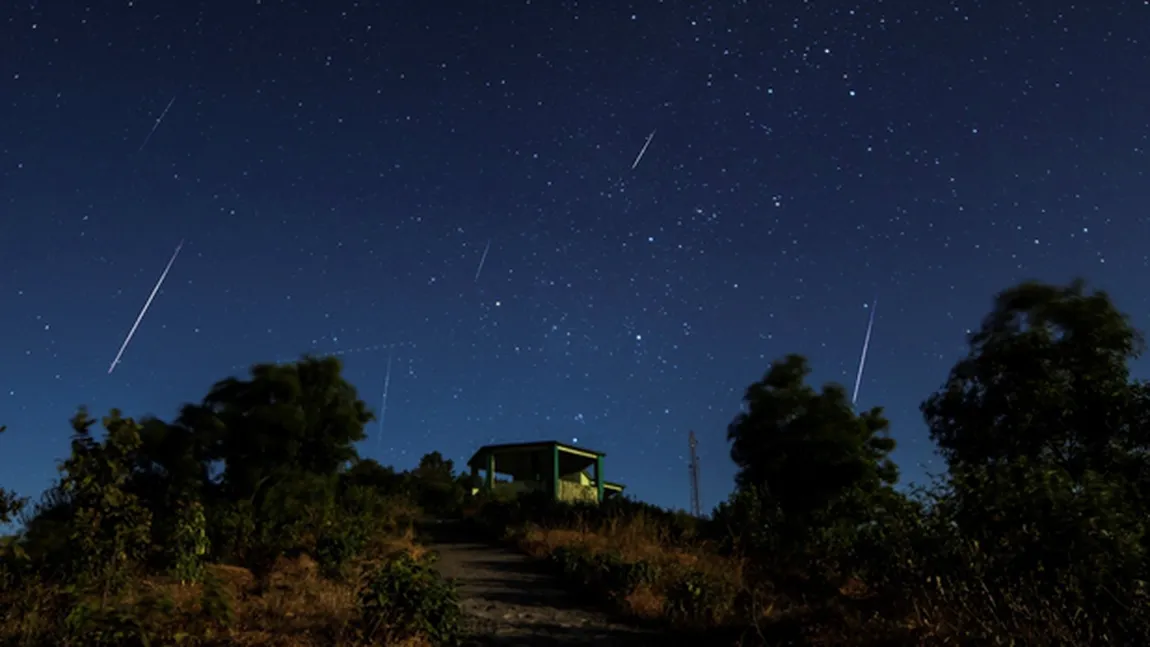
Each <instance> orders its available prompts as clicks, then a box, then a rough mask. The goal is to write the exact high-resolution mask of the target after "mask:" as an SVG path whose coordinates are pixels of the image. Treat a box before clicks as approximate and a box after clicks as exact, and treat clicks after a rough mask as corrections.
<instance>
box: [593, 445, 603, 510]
mask: <svg viewBox="0 0 1150 647" xmlns="http://www.w3.org/2000/svg"><path fill="white" fill-rule="evenodd" d="M595 489H596V490H598V491H597V492H596V493H595V496H597V497H598V498H599V503H603V457H602V456H596V457H595Z"/></svg>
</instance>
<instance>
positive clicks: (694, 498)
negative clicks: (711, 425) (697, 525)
mask: <svg viewBox="0 0 1150 647" xmlns="http://www.w3.org/2000/svg"><path fill="white" fill-rule="evenodd" d="M687 444H688V445H690V447H691V514H692V515H694V516H696V517H701V516H703V507H702V506H701V505H699V453H698V452H697V451H695V448H696V447H698V446H699V441H698V440H695V432H694V431H691V432H689V433H688V434H687Z"/></svg>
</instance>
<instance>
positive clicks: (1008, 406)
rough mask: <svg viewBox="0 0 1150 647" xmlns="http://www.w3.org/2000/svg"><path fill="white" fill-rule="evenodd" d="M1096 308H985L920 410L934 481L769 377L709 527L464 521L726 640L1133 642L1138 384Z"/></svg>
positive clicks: (636, 520)
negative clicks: (925, 483)
mask: <svg viewBox="0 0 1150 647" xmlns="http://www.w3.org/2000/svg"><path fill="white" fill-rule="evenodd" d="M1141 350H1142V340H1141V336H1140V334H1139V333H1138V332H1137V331H1136V330H1134V329H1133V327H1132V326H1131V325H1130V323H1129V321H1128V319H1127V318H1126V317H1125V316H1124V315H1123V314H1122V313H1121V312H1120V311H1118V310H1117V308H1116V307H1115V306H1114V304H1113V303H1112V302H1111V300H1110V299H1109V297H1108V296H1107V295H1106V294H1105V293H1102V292H1088V291H1087V290H1086V287H1085V285H1084V284H1083V283H1082V282H1080V281H1078V282H1074V283H1071V284H1070V285H1067V286H1051V285H1044V284H1039V283H1024V284H1022V285H1019V286H1017V287H1014V288H1012V289H1009V290H1006V291H1004V292H1002V293H1001V294H999V295H998V296H997V298H996V300H995V302H994V307H993V309H992V311H991V312H990V314H989V315H988V316H987V317H986V318H985V320H984V321H983V324H982V326H981V328H980V329H979V330H978V331H977V332H975V333H974V334H972V335H971V337H970V348H969V352H968V354H967V355H966V356H965V357H964V358H962V359H961V360H960V361H959V362H958V363H957V365H956V366H955V367H954V369H953V370H952V371H951V373H950V376H949V378H948V379H947V381H946V383H945V384H944V385H943V386H942V387H941V388H940V389H939V390H938V391H937V392H936V393H934V394H932V395H930V396H929V397H928V398H927V399H926V401H925V402H924V403H923V405H922V411H923V414H924V417H925V419H926V422H927V424H928V426H929V429H930V434H931V437H932V438H933V439H934V440H935V442H936V443H937V445H938V449H939V452H940V454H941V455H942V456H943V457H944V458H945V459H946V462H947V465H948V468H949V469H948V471H947V473H946V474H945V475H942V476H940V477H938V478H937V480H936V481H935V482H934V483H932V484H931V485H930V487H927V488H917V489H912V490H910V491H905V490H903V491H900V490H898V489H896V488H895V484H896V482H897V477H898V473H897V470H896V469H895V467H894V465H893V464H892V463H891V461H890V460H889V458H888V457H889V455H890V452H891V451H892V450H893V449H894V441H893V440H892V439H890V437H889V436H888V435H887V429H888V423H887V421H886V420H885V418H884V417H883V415H882V411H881V410H880V409H872V410H870V411H864V412H856V411H854V409H853V407H852V406H851V405H850V402H849V401H848V399H847V397H846V392H845V390H844V389H843V388H842V387H840V386H838V385H828V386H826V387H823V388H822V390H821V391H816V390H814V389H813V388H811V387H810V386H808V385H806V383H805V381H806V377H807V375H808V373H809V368H808V366H807V363H806V361H805V359H804V358H802V357H799V356H795V355H790V356H787V357H784V358H782V359H781V360H779V361H777V362H775V363H773V364H772V365H771V366H770V368H769V370H768V371H767V373H766V375H765V376H764V377H763V379H762V380H760V381H759V382H756V383H755V384H752V385H751V386H750V387H748V389H747V391H746V394H745V396H744V402H745V405H746V406H745V408H744V412H743V413H741V414H739V415H738V416H736V417H735V419H734V420H733V422H732V423H731V425H730V426H729V428H728V439H729V440H730V442H731V458H732V459H733V461H734V462H735V464H736V466H737V467H738V476H737V479H736V487H735V491H734V492H733V493H732V494H731V496H730V498H729V500H727V501H725V502H724V503H722V504H721V505H719V506H718V508H717V509H716V510H715V512H714V514H713V515H711V516H710V518H708V519H703V520H689V519H687V518H684V517H682V516H681V515H680V516H676V515H672V514H670V513H667V512H665V511H661V510H658V509H655V508H652V507H650V506H644V505H642V504H636V503H633V502H612V503H609V504H605V505H603V506H600V507H593V506H592V507H586V506H584V507H580V506H567V505H558V504H553V503H550V502H546V501H533V500H519V501H514V502H494V501H492V502H488V503H486V504H485V505H484V506H483V507H482V509H481V510H480V512H479V514H478V519H479V520H480V521H481V522H482V523H484V524H486V525H487V526H488V527H490V528H491V529H493V530H496V531H498V532H501V533H504V534H505V536H507V537H508V538H510V539H512V540H513V541H514V542H515V543H516V544H517V545H518V546H519V547H521V548H522V549H524V550H525V551H527V552H528V553H530V554H533V555H536V556H539V557H545V558H547V559H549V560H550V561H551V563H553V564H554V566H555V570H556V572H557V573H558V574H559V575H560V576H562V577H565V578H566V579H567V580H568V581H569V582H570V583H571V584H572V586H573V587H575V588H577V589H579V590H582V591H585V592H587V593H588V594H590V595H591V596H593V597H595V598H596V599H600V600H605V601H606V602H607V603H608V604H610V605H611V606H613V607H614V608H615V609H616V610H617V611H620V612H623V613H625V614H629V615H632V616H634V617H639V618H647V619H650V620H653V621H658V622H662V623H669V624H672V625H676V626H678V627H679V628H680V630H681V631H682V630H695V631H700V632H705V633H708V634H709V635H708V636H707V638H708V639H709V642H710V643H711V644H718V643H719V641H722V640H724V638H729V639H730V640H731V641H741V642H744V643H749V644H755V643H764V642H766V643H774V642H792V643H804V644H827V645H830V644H835V645H842V644H855V645H864V644H865V645H877V644H883V645H886V644H905V645H919V644H963V645H978V644H986V645H1096V644H1115V645H1117V644H1145V643H1146V642H1147V641H1148V639H1150V599H1148V597H1147V595H1148V594H1147V590H1146V587H1147V585H1146V580H1147V576H1148V569H1147V566H1148V564H1150V562H1148V561H1147V549H1148V548H1150V537H1148V536H1147V533H1146V523H1145V519H1147V513H1148V512H1150V510H1148V506H1147V503H1148V501H1150V499H1148V496H1150V384H1147V383H1146V382H1142V381H1138V380H1133V379H1131V376H1130V373H1129V368H1128V365H1129V362H1130V361H1131V360H1132V359H1134V358H1136V357H1137V356H1138V355H1139V353H1140V352H1141Z"/></svg>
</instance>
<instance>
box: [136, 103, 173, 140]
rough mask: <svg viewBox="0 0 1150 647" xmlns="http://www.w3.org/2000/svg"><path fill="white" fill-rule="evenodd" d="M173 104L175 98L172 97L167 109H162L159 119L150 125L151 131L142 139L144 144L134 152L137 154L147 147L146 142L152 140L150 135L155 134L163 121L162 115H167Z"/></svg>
mask: <svg viewBox="0 0 1150 647" xmlns="http://www.w3.org/2000/svg"><path fill="white" fill-rule="evenodd" d="M175 102H176V97H172V100H171V101H169V102H168V107H166V108H164V111H163V112H161V113H160V117H159V118H158V119H156V123H154V124H152V130H151V131H149V132H148V136H147V137H145V138H144V143H143V144H140V150H138V151H136V152H137V153H140V152H143V150H144V147H145V146H147V145H148V142H149V141H150V140H151V139H152V135H154V134H156V129H157V128H159V127H160V122H161V121H163V120H164V115H166V114H168V110H170V109H171V108H172V104H173V103H175Z"/></svg>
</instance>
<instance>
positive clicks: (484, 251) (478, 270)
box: [475, 238, 491, 281]
mask: <svg viewBox="0 0 1150 647" xmlns="http://www.w3.org/2000/svg"><path fill="white" fill-rule="evenodd" d="M489 251H491V239H490V238H488V239H487V247H484V248H483V257H482V258H480V259H479V268H478V269H476V270H475V280H476V281H478V280H479V273H480V272H482V271H483V264H484V263H486V262H487V252H489Z"/></svg>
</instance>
